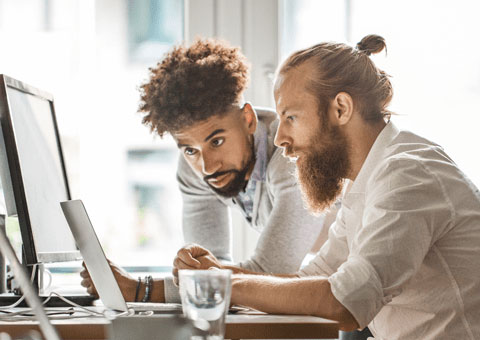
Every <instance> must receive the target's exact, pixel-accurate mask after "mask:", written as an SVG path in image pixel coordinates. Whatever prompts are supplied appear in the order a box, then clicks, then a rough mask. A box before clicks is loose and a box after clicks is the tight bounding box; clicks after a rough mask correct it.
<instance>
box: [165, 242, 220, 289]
mask: <svg viewBox="0 0 480 340" xmlns="http://www.w3.org/2000/svg"><path fill="white" fill-rule="evenodd" d="M210 268H219V269H223V266H222V265H221V264H220V261H218V259H217V258H216V257H215V256H214V255H213V254H212V253H211V252H210V251H209V250H207V249H205V248H203V247H201V246H199V245H198V244H189V245H187V246H185V247H183V248H182V249H180V250H179V251H178V253H177V256H175V259H174V260H173V270H172V274H173V281H174V283H175V284H177V285H178V271H179V270H180V269H210Z"/></svg>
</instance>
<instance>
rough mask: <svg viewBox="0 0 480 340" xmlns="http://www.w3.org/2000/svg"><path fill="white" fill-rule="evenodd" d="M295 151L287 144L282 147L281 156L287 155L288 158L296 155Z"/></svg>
mask: <svg viewBox="0 0 480 340" xmlns="http://www.w3.org/2000/svg"><path fill="white" fill-rule="evenodd" d="M297 156H298V155H297V153H296V151H295V150H294V149H293V147H292V146H290V145H289V146H287V147H285V148H284V149H283V157H289V158H294V157H297Z"/></svg>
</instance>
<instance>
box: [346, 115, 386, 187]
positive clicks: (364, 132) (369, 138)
mask: <svg viewBox="0 0 480 340" xmlns="http://www.w3.org/2000/svg"><path fill="white" fill-rule="evenodd" d="M360 124H361V125H363V126H359V127H358V128H356V129H355V130H354V133H351V134H350V141H351V144H350V145H351V153H350V164H351V171H350V175H349V176H348V179H350V180H352V181H354V180H355V179H356V178H357V176H358V173H359V172H360V170H361V169H362V166H363V163H365V160H366V159H367V156H368V154H369V152H370V150H371V148H372V146H373V144H374V143H375V141H376V140H377V137H378V135H379V134H380V132H382V130H383V128H384V127H385V126H386V123H385V122H384V121H383V120H382V121H381V122H378V123H375V124H372V123H367V122H361V123H360Z"/></svg>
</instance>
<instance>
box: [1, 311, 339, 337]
mask: <svg viewBox="0 0 480 340" xmlns="http://www.w3.org/2000/svg"><path fill="white" fill-rule="evenodd" d="M52 323H53V324H54V325H55V327H57V329H58V331H59V332H60V336H61V337H62V339H64V340H87V339H88V340H104V339H107V327H108V326H109V321H108V320H106V319H103V318H84V319H73V320H54V321H53V322H52ZM29 329H38V326H37V324H36V322H15V323H13V322H9V323H6V322H0V331H2V332H6V333H9V334H10V335H11V336H19V335H22V334H25V332H26V331H27V330H29ZM336 338H338V324H337V323H336V322H335V321H331V320H326V319H321V318H317V317H313V316H297V315H268V314H263V313H249V314H235V315H228V316H227V320H226V331H225V339H336Z"/></svg>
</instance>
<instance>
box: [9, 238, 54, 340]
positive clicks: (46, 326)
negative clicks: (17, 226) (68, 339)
mask: <svg viewBox="0 0 480 340" xmlns="http://www.w3.org/2000/svg"><path fill="white" fill-rule="evenodd" d="M0 251H1V252H2V254H4V255H5V256H6V258H7V259H8V261H9V262H10V266H11V267H12V271H13V274H14V275H15V279H16V280H17V281H18V283H19V285H20V288H21V289H22V292H23V294H24V295H25V299H26V300H27V303H28V305H29V306H30V307H31V308H32V309H33V311H34V312H35V317H36V318H37V320H38V323H39V327H40V330H41V331H42V333H43V336H44V338H45V340H60V337H59V335H58V333H57V330H56V329H55V328H54V327H53V326H52V324H51V323H50V320H49V319H48V317H47V313H45V310H44V309H43V305H42V302H41V301H40V299H39V297H38V296H37V292H36V290H35V288H33V285H32V283H31V282H30V279H29V278H28V275H27V273H26V271H25V268H24V267H23V266H22V264H21V263H20V261H19V260H18V257H17V255H16V254H15V251H14V250H13V247H12V245H11V243H10V241H9V240H8V239H7V236H6V235H5V234H4V233H2V232H0ZM0 337H1V336H0ZM29 338H30V337H29Z"/></svg>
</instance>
